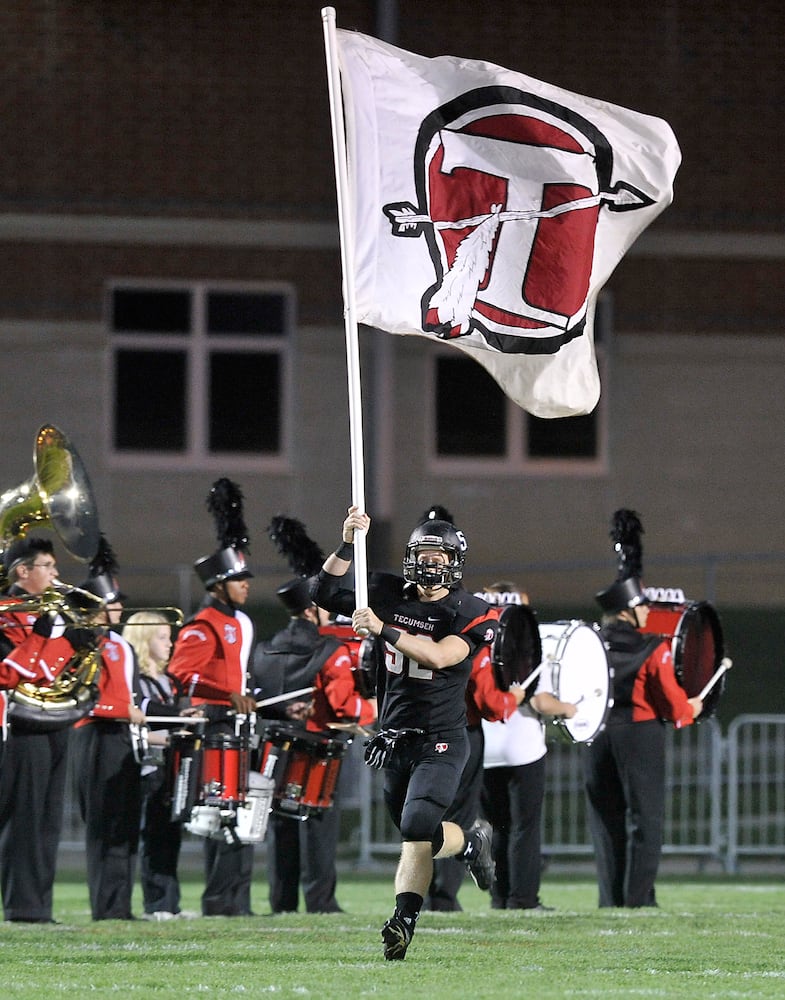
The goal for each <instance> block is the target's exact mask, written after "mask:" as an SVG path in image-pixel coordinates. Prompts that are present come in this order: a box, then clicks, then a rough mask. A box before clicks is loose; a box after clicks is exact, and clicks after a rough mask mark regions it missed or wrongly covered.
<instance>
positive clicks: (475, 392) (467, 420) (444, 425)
mask: <svg viewBox="0 0 785 1000" xmlns="http://www.w3.org/2000/svg"><path fill="white" fill-rule="evenodd" d="M505 410H506V402H505V397H504V393H503V392H502V391H501V389H500V388H499V386H498V385H497V383H496V382H495V381H494V379H493V378H491V376H490V375H489V374H488V373H487V372H486V371H485V369H484V368H482V367H481V366H480V365H478V364H477V362H476V361H472V360H471V358H464V357H460V356H458V357H454V358H453V357H447V356H444V357H438V358H437V359H436V448H437V453H438V454H439V455H440V456H443V457H445V458H446V457H449V456H459V455H465V456H471V457H475V458H482V457H487V458H493V457H498V456H503V455H504V454H505V453H506V451H507V428H506V421H505Z"/></svg>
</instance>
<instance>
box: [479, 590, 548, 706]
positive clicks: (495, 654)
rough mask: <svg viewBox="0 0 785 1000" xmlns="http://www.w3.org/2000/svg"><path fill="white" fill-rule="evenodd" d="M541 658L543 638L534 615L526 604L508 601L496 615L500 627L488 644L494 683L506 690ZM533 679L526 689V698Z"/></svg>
mask: <svg viewBox="0 0 785 1000" xmlns="http://www.w3.org/2000/svg"><path fill="white" fill-rule="evenodd" d="M541 662H542V642H541V638H540V629H539V628H538V626H537V618H536V616H535V614H534V612H533V611H532V610H531V608H530V607H529V606H528V605H526V604H508V605H507V607H505V609H504V610H503V611H502V613H501V614H500V615H499V628H498V631H497V633H496V636H495V638H494V640H493V643H492V644H491V666H492V668H493V676H494V677H495V679H496V684H497V685H498V687H499V688H500V689H501V690H502V691H509V690H510V685H511V684H521V683H523V681H525V680H526V679H527V678H528V677H529V675H530V674H531V673H532V672H533V671H534V670H535V669H536V668H537V667H538V666H539V665H540V663H541ZM536 687H537V683H536V679H535V681H533V682H532V683H531V684H529V686H528V687H527V689H526V698H525V699H524V700H525V701H528V700H529V699H530V698H531V696H532V694H533V693H534V690H535V688H536Z"/></svg>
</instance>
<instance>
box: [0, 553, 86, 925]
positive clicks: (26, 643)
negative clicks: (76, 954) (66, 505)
mask: <svg viewBox="0 0 785 1000" xmlns="http://www.w3.org/2000/svg"><path fill="white" fill-rule="evenodd" d="M3 563H4V568H5V574H6V575H7V577H8V579H9V581H10V587H9V589H8V592H7V594H8V598H9V599H10V600H12V601H17V602H19V603H21V602H22V601H27V600H29V599H30V598H31V597H37V596H40V595H41V594H42V593H43V592H44V591H45V590H47V589H48V588H49V587H51V586H52V585H53V584H54V583H55V582H56V581H57V561H56V559H55V555H54V546H53V545H52V543H51V541H49V540H48V539H46V538H40V537H35V536H28V537H26V538H20V539H18V540H16V541H14V542H12V543H11V544H10V545H9V546H8V548H7V549H6V551H5V553H4V555H3ZM0 624H1V625H2V630H0V644H2V645H0V651H1V652H4V653H5V654H6V661H7V663H8V664H10V665H11V666H12V669H14V666H13V665H14V664H16V668H15V669H18V668H19V666H21V665H22V663H23V662H24V663H25V664H26V667H25V669H31V665H32V664H33V663H35V662H36V660H37V661H38V662H39V663H40V664H42V667H45V669H46V671H47V672H49V673H51V674H52V675H56V674H57V673H58V672H59V671H60V670H61V669H62V668H63V667H65V665H66V664H67V663H68V661H69V660H70V658H71V656H72V655H73V654H74V651H75V646H74V643H77V642H79V641H81V640H80V638H79V636H80V634H81V633H82V632H83V630H73V629H66V630H65V633H63V631H62V625H60V626H58V632H60V633H61V634H60V635H59V636H58V637H57V638H50V636H52V633H53V625H54V621H53V619H52V616H51V615H50V614H45V615H37V614H35V613H33V612H30V611H18V612H12V611H7V612H5V613H3V614H2V615H0ZM42 640H45V642H46V646H45V647H44V646H42V645H41V642H42ZM71 640H73V641H71ZM39 652H40V655H39ZM47 664H48V666H47ZM35 669H39V668H38V667H36V668H35ZM49 679H51V678H49V677H47V680H49ZM3 705H5V700H4V699H3ZM69 736H70V728H69V727H64V728H61V729H55V730H53V731H48V732H44V731H41V730H40V729H36V728H35V727H34V726H33V725H32V724H30V723H28V722H27V721H25V720H23V719H21V718H19V717H18V716H17V717H16V718H14V717H12V719H11V724H10V726H9V733H8V741H7V744H6V750H5V755H4V760H3V767H2V774H1V775H0V868H2V891H3V909H4V911H5V919H6V920H12V921H20V922H25V923H52V922H53V919H52V888H53V885H54V880H55V871H56V866H57V849H58V845H59V843H60V833H61V830H62V825H63V807H64V798H65V784H66V765H67V757H68V741H69Z"/></svg>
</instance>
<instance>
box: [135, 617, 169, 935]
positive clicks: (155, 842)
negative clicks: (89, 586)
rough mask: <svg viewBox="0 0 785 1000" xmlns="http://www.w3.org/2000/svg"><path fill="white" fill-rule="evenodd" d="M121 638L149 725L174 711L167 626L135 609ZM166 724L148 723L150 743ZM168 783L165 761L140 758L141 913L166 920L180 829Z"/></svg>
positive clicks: (162, 735)
mask: <svg viewBox="0 0 785 1000" xmlns="http://www.w3.org/2000/svg"><path fill="white" fill-rule="evenodd" d="M123 638H124V639H127V640H128V643H129V644H130V646H131V647H132V648H133V650H134V653H135V654H136V660H137V663H138V665H139V688H140V694H141V703H140V708H141V709H142V711H143V712H144V714H145V717H146V718H147V719H148V722H149V723H150V724H151V726H154V725H155V716H156V715H166V716H172V715H176V714H177V707H176V706H177V698H176V694H175V691H174V690H173V685H172V682H171V681H170V679H169V677H168V676H167V674H166V667H167V665H168V663H169V658H170V656H171V653H172V626H171V624H170V622H169V621H168V619H167V618H166V616H165V615H164V614H162V613H161V612H160V611H137V612H136V613H135V614H133V615H131V616H130V618H129V619H128V621H127V622H126V623H125V626H124V627H123ZM167 737H168V734H167V730H166V729H160V728H159V729H153V730H152V731H151V732H150V734H149V737H148V739H149V742H150V744H151V745H153V744H157V745H159V746H165V745H166V740H167ZM171 813H172V808H171V801H170V789H169V787H168V782H167V778H166V767H165V766H164V764H156V763H145V762H143V763H142V818H141V826H140V830H139V834H140V847H141V851H140V855H141V861H140V879H141V883H142V899H143V901H144V913H143V915H142V919H149V920H169V919H172V918H174V917H177V916H180V915H181V914H182V911H181V909H180V880H179V878H178V875H177V865H178V861H179V858H180V847H181V844H182V839H183V830H182V826H181V824H180V823H177V822H173V821H172V817H171Z"/></svg>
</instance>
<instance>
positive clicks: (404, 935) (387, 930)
mask: <svg viewBox="0 0 785 1000" xmlns="http://www.w3.org/2000/svg"><path fill="white" fill-rule="evenodd" d="M413 934H414V924H412V925H411V926H410V925H409V924H407V923H406V922H405V921H404V920H402V919H401V917H399V916H398V915H397V914H394V915H393V916H392V917H390V919H389V920H388V921H387V923H386V924H385V925H384V927H382V941H383V942H384V957H385V958H386V959H387V961H388V962H390V961H394V960H396V959H397V960H403V959H404V958H406V949H407V948H408V947H409V944H410V942H411V940H412V935H413Z"/></svg>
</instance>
